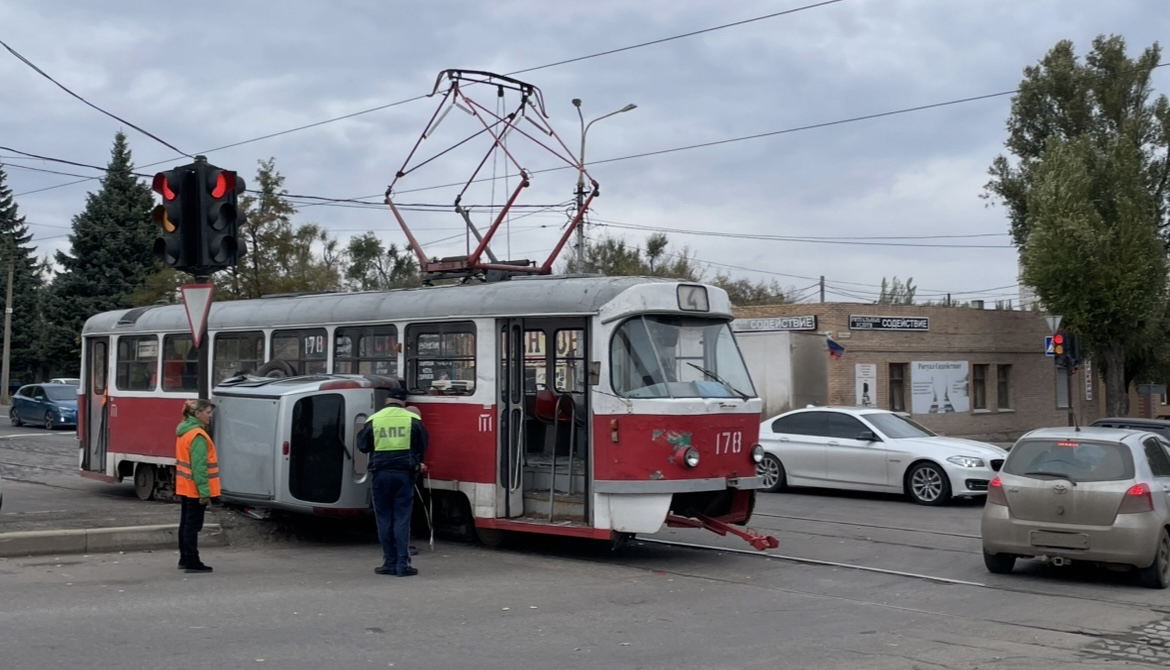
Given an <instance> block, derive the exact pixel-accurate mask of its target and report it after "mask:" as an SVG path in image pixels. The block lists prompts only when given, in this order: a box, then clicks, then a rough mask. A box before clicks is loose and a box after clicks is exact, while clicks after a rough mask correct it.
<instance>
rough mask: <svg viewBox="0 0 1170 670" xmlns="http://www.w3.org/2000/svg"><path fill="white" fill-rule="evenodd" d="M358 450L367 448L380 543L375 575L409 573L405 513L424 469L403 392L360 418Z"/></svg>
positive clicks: (420, 438) (423, 441)
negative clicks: (363, 419)
mask: <svg viewBox="0 0 1170 670" xmlns="http://www.w3.org/2000/svg"><path fill="white" fill-rule="evenodd" d="M358 448H359V449H360V450H361V451H362V452H363V453H367V454H368V453H370V452H373V454H374V455H373V456H372V457H371V458H370V466H369V471H370V473H371V475H372V477H373V497H374V518H375V519H376V520H377V522H378V540H379V541H380V542H381V543H382V565H380V566H378V567H377V568H374V572H376V573H378V574H379V575H397V576H399V577H410V576H413V575H417V574H418V569H416V568H414V567H412V566H411V565H410V553H409V541H410V516H411V508H412V507H413V503H414V478H415V473H416V471H417V472H424V473H425V472H426V471H427V466H426V464H425V463H423V458H424V457H425V456H426V451H427V431H426V428H424V427H423V424H422V421H421V420H420V419H419V417H418V415H417V414H415V413H412V412H410V411H408V410H407V409H406V391H405V389H403V388H402V387H400V386H399V387H395V388H391V389H390V391H389V396H388V397H387V398H386V406H385V407H384V408H382V409H381V410H379V411H378V412H375V413H374V414H373V415H372V416H370V418H369V419H367V420H366V425H365V426H364V427H363V428H362V430H361V432H360V433H359V434H358Z"/></svg>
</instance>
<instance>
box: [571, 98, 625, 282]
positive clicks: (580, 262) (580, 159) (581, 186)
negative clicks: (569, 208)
mask: <svg viewBox="0 0 1170 670" xmlns="http://www.w3.org/2000/svg"><path fill="white" fill-rule="evenodd" d="M573 106H574V107H576V108H577V118H579V119H581V152H580V153H579V154H578V155H577V164H578V165H580V166H581V168H582V171H581V173H580V174H578V175H577V211H578V212H580V211H581V208H582V207H583V206H584V205H585V172H584V167H585V135H586V134H587V133H588V132H589V127H590V126H592V125H593V124H595V123H597V122H598V121H600V120H602V119H607V118H609V117H611V116H614V115H616V114H622V113H624V112H628V111H631V110H634V109H637V107H638V106H637V105H635V104H634V103H632V102H631V103H630V104H628V105H626V106H625V107H622V108H621V109H619V110H616V111H613V112H610V113H609V114H602V115H601V116H599V117H597V118H596V119H593V120H592V121H590V122H589V123H585V115H584V114H582V113H581V98H573ZM584 271H585V217H584V216H582V217H581V221H580V222H579V223H578V224H577V272H584Z"/></svg>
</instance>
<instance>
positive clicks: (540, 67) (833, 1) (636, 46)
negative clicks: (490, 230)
mask: <svg viewBox="0 0 1170 670" xmlns="http://www.w3.org/2000/svg"><path fill="white" fill-rule="evenodd" d="M838 2H844V0H826V1H825V2H818V3H815V4H811V5H805V6H803V7H796V8H794V9H788V10H785V11H782V12H773V13H771V14H765V15H763V16H757V17H754V18H750V19H745V20H743V21H736V22H734V23H725V24H723V25H719V26H714V27H711V28H704V29H702V30H695V31H691V32H689V33H683V34H680V35H673V36H670V37H664V38H661V39H657V40H650V41H648V42H640V43H638V44H632V45H629V46H625V47H619V48H617V49H608V50H606V51H598V52H596V53H592V54H588V55H585V56H578V57H576V58H570V59H568V60H563V61H557V62H554V63H546V64H544V65H537V66H536V67H530V68H525V69H523V70H516V71H514V72H508V73H506V76H513V75H517V74H524V73H526V72H535V71H537V70H544V69H547V68H551V67H557V66H559V65H565V64H568V63H577V62H580V61H584V60H589V59H591V58H600V57H601V56H608V55H610V54H615V53H620V52H623V51H631V50H634V49H641V48H643V47H648V46H653V45H656V44H662V43H664V42H670V41H674V40H679V39H683V38H686V37H693V36H695V35H702V34H705V33H709V32H713V31H716V30H723V29H726V28H733V27H736V26H741V25H746V24H749V23H754V22H756V21H763V20H765V19H771V18H776V17H778V16H784V15H786V14H795V13H797V12H802V11H805V10H809V9H816V8H818V7H823V6H825V5H832V4H836V3H838ZM0 44H3V43H2V42H0ZM4 46H5V47H7V46H8V45H6V44H5V45H4ZM9 51H12V49H11V48H9ZM13 53H14V54H15V53H16V52H13ZM17 57H19V58H21V60H25V59H24V58H23V57H20V56H19V55H17ZM25 62H27V61H25ZM30 65H31V63H30ZM34 67H35V66H34ZM42 74H44V73H42ZM45 76H48V75H45ZM53 83H56V82H53ZM57 85H58V86H61V85H60V84H57ZM62 88H64V87H63V86H62ZM66 91H68V89H66ZM68 92H69V93H70V94H71V95H73V96H74V97H78V98H79V99H81V98H80V97H79V96H77V95H76V94H74V93H73V92H72V91H68ZM428 97H430V96H429V95H416V96H414V97H411V98H405V99H403V100H399V101H397V102H391V103H388V104H385V105H377V106H375V107H370V108H368V109H362V110H359V111H356V112H350V113H349V114H342V115H341V116H335V117H333V118H329V119H325V120H324V121H317V122H314V123H309V124H305V125H303V126H297V127H295V128H289V129H287V130H281V131H277V132H275V133H269V134H267V135H261V136H259V137H253V138H251V139H247V140H241V141H239V142H233V143H231V144H225V145H223V146H220V147H215V148H214V149H205V150H203V151H202V152H200V153H203V154H210V153H212V152H215V151H223V150H224V149H232V148H235V147H239V146H243V145H245V144H251V143H253V142H260V141H262V140H268V139H272V138H274V137H280V136H281V135H288V134H290V133H296V132H300V131H302V130H308V129H310V128H316V127H319V126H323V125H326V124H329V123H334V122H336V121H344V120H345V119H352V118H354V117H356V116H362V115H364V114H370V113H373V112H379V111H382V110H384V109H390V108H391V107H398V106H400V105H405V104H407V103H410V102H415V101H417V100H423V99H424V98H428ZM82 102H85V103H86V104H87V105H88V104H90V103H88V102H86V101H85V100H84V99H82ZM90 106H91V107H92V106H93V105H90ZM95 109H96V108H95ZM99 111H102V112H103V113H107V114H108V112H105V111H104V110H101V109H99ZM114 118H117V117H114ZM119 120H121V119H119ZM123 123H126V124H127V125H130V126H131V127H133V128H135V129H137V130H139V131H141V132H143V133H146V131H144V130H142V129H141V128H138V126H135V125H133V124H131V123H129V122H127V121H123ZM146 134H147V135H149V134H150V133H146ZM151 137H154V136H153V135H151ZM155 139H158V138H157V137H155ZM159 141H160V142H162V140H159ZM163 144H166V143H165V142H163ZM167 146H169V147H170V148H171V149H174V150H175V151H177V152H178V153H180V154H182V155H184V156H188V157H189V156H190V154H187V153H185V152H183V151H180V150H179V149H175V147H173V146H171V145H169V144H168V145H167ZM172 160H175V159H173V158H168V159H167V160H162V161H158V162H156V163H148V164H146V165H143V166H142V167H154V166H156V165H162V164H163V163H168V162H170V161H172ZM91 179H95V177H90V178H88V179H83V180H80V181H71V182H67V183H64V184H57V185H55V186H49V187H46V188H43V189H38V190H36V191H27V192H25V193H18V194H17V195H29V194H31V193H40V192H41V191H47V190H50V189H55V188H64V187H66V186H73V185H74V184H80V183H83V182H85V181H89V180H91ZM369 197H373V196H369Z"/></svg>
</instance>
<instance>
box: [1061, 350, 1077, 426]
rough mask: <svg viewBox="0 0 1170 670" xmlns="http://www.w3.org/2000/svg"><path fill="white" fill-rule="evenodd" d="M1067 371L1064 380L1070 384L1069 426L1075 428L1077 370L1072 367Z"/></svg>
mask: <svg viewBox="0 0 1170 670" xmlns="http://www.w3.org/2000/svg"><path fill="white" fill-rule="evenodd" d="M1065 370H1067V371H1068V374H1066V375H1065V376H1064V380H1065V381H1066V382H1068V425H1070V426H1075V425H1077V415H1076V410H1074V409H1073V400H1074V398H1073V389H1074V388H1075V387H1076V385H1075V384H1073V377H1074V376H1075V375H1076V373H1077V369H1076V368H1075V367H1073V366H1071V365H1070V366H1068V367H1067V368H1065Z"/></svg>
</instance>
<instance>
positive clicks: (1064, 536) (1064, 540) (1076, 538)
mask: <svg viewBox="0 0 1170 670" xmlns="http://www.w3.org/2000/svg"><path fill="white" fill-rule="evenodd" d="M1031 541H1032V546H1033V547H1059V548H1061V549H1088V548H1089V536H1088V535H1085V534H1083V533H1049V532H1047V531H1043V530H1034V531H1032V537H1031Z"/></svg>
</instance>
